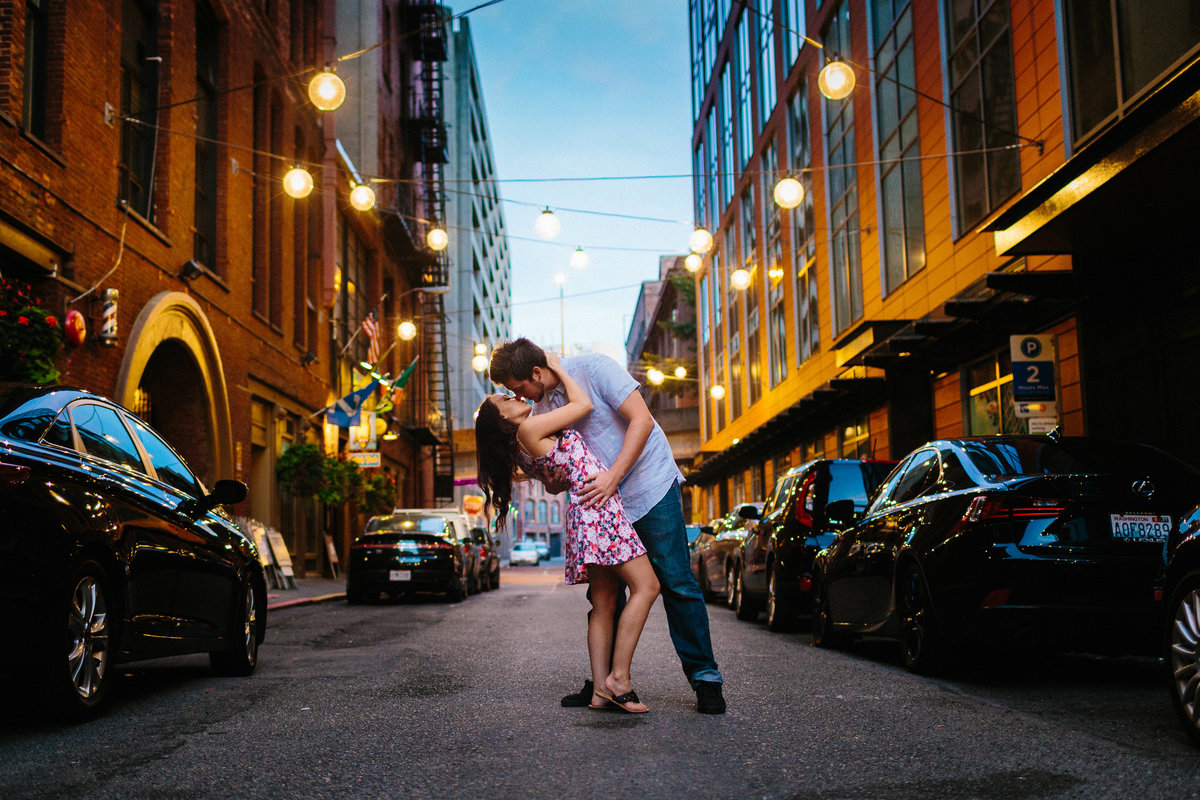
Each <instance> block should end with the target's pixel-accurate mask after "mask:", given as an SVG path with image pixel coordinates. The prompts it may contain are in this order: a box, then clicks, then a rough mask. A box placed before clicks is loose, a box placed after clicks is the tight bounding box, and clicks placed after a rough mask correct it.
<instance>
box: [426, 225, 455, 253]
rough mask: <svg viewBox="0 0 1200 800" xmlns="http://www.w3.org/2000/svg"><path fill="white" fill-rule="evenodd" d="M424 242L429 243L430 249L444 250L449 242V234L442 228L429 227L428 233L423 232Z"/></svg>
mask: <svg viewBox="0 0 1200 800" xmlns="http://www.w3.org/2000/svg"><path fill="white" fill-rule="evenodd" d="M425 244H427V245H429V249H430V250H435V251H440V250H445V249H446V246H447V245H448V244H450V234H448V233H446V231H445V229H443V228H430V229H429V233H427V234H425Z"/></svg>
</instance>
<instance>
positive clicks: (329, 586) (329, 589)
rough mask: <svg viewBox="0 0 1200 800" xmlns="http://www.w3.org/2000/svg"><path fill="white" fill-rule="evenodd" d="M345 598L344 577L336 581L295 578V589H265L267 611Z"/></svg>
mask: <svg viewBox="0 0 1200 800" xmlns="http://www.w3.org/2000/svg"><path fill="white" fill-rule="evenodd" d="M345 597H346V579H345V577H344V576H343V577H340V578H338V579H337V580H332V579H330V578H322V577H317V576H310V577H307V578H296V588H295V589H275V588H268V589H267V611H278V610H279V609H283V608H292V607H294V606H306V605H310V604H312V603H322V602H324V601H326V600H342V599H344V598H345Z"/></svg>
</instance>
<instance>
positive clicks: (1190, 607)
mask: <svg viewBox="0 0 1200 800" xmlns="http://www.w3.org/2000/svg"><path fill="white" fill-rule="evenodd" d="M1166 559H1167V568H1166V581H1165V584H1164V587H1163V597H1165V598H1166V601H1167V614H1166V636H1165V637H1164V644H1165V652H1164V653H1163V657H1164V661H1165V663H1166V665H1167V670H1168V674H1167V683H1168V686H1169V687H1170V691H1171V703H1172V705H1174V706H1175V712H1176V714H1178V716H1179V721H1180V722H1182V723H1183V727H1184V730H1186V731H1187V732H1188V735H1189V736H1190V737H1191V738H1192V742H1193V743H1195V744H1196V745H1200V507H1197V508H1193V509H1192V510H1191V511H1190V512H1189V513H1188V514H1187V516H1185V517H1184V518H1183V521H1182V522H1181V523H1180V524H1179V525H1178V526H1176V527H1175V529H1174V530H1173V531H1172V532H1171V537H1170V539H1169V540H1168V542H1167V548H1166Z"/></svg>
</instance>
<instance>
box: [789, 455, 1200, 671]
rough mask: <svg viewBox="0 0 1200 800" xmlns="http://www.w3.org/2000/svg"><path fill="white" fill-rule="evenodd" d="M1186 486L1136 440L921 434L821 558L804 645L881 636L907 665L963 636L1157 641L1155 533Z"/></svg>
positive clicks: (1103, 647) (1186, 477) (1181, 500)
mask: <svg viewBox="0 0 1200 800" xmlns="http://www.w3.org/2000/svg"><path fill="white" fill-rule="evenodd" d="M1198 492H1200V473H1198V472H1197V471H1196V470H1194V469H1193V468H1192V467H1190V466H1188V465H1187V464H1184V463H1183V462H1182V461H1179V460H1177V459H1175V458H1173V457H1171V456H1169V455H1167V454H1166V453H1163V452H1161V451H1159V450H1156V449H1153V448H1150V447H1146V446H1143V445H1136V444H1129V443H1125V442H1117V441H1105V440H1098V439H1092V438H1086V437H1062V436H1059V435H1057V434H1056V433H1055V434H1051V435H1048V436H993V437H979V438H970V439H956V440H943V441H935V442H931V443H929V444H927V445H924V446H923V447H920V448H918V449H917V450H916V451H914V452H913V453H911V454H910V455H909V456H908V457H907V458H906V459H905V460H904V461H903V462H901V464H900V466H899V467H897V468H896V470H895V471H894V472H893V473H892V474H891V475H890V476H889V477H888V479H887V481H886V482H885V483H884V484H883V486H881V487H880V489H879V492H878V493H877V494H876V495H875V496H874V497H873V498H872V502H871V505H870V507H869V508H868V509H867V512H866V516H865V517H864V518H863V519H862V520H861V521H860V522H858V523H857V524H856V525H854V527H852V528H850V529H848V530H846V531H844V532H842V533H841V534H839V535H838V536H837V537H836V538H835V539H834V541H833V543H832V544H831V545H830V546H829V547H828V548H826V549H825V550H823V551H822V552H821V553H820V554H819V555H818V557H817V560H816V562H815V564H814V570H813V572H814V575H813V581H814V587H813V591H814V608H813V642H814V643H815V644H817V645H819V646H826V647H828V646H835V645H837V644H840V643H842V642H844V641H845V640H846V639H847V638H848V637H850V636H852V635H857V634H882V635H885V636H890V637H893V638H896V639H899V641H900V644H901V650H902V653H903V656H904V662H905V664H906V666H908V667H909V669H911V670H913V671H925V670H928V669H930V668H932V667H934V666H936V665H937V664H938V662H939V660H940V657H941V656H943V655H947V654H949V653H950V652H952V650H953V649H954V648H955V646H956V645H959V644H966V643H969V642H970V641H972V640H980V641H984V640H986V641H995V640H1000V639H1003V640H1004V641H1006V642H1010V643H1016V644H1019V645H1026V644H1028V645H1036V644H1050V645H1053V646H1054V647H1060V648H1071V649H1080V650H1086V651H1090V652H1106V653H1109V652H1133V653H1151V652H1156V651H1157V650H1158V646H1159V645H1158V642H1159V641H1160V635H1161V634H1160V633H1159V632H1160V630H1161V625H1160V622H1159V620H1160V616H1159V614H1160V611H1159V609H1160V605H1159V604H1158V603H1156V601H1155V597H1154V590H1155V583H1156V579H1157V577H1158V574H1159V571H1160V570H1161V564H1162V551H1163V545H1164V543H1165V542H1166V539H1167V534H1168V532H1169V531H1170V529H1171V527H1172V524H1173V522H1178V521H1179V519H1180V518H1181V516H1182V515H1183V514H1184V513H1186V511H1187V509H1188V508H1189V507H1190V506H1191V504H1192V502H1193V498H1195V497H1197V496H1200V494H1198ZM985 632H986V634H985ZM985 636H986V638H985Z"/></svg>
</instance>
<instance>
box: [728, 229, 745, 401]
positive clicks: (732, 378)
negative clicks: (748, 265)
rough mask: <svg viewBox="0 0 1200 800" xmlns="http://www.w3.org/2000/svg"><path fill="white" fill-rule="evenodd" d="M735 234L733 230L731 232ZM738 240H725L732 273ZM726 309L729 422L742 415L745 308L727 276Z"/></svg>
mask: <svg viewBox="0 0 1200 800" xmlns="http://www.w3.org/2000/svg"><path fill="white" fill-rule="evenodd" d="M729 232H730V233H731V234H732V233H733V228H732V227H731V228H730V231H729ZM736 242H737V238H736V237H735V236H732V235H731V236H727V237H726V238H725V261H726V263H728V264H729V267H730V272H732V269H733V266H734V265H735V264H737V263H738V260H737V250H736V249H735V246H736ZM725 292H726V295H725V307H726V308H727V309H728V318H729V386H728V391H727V392H726V393H725V402H727V403H728V404H729V421H730V422H732V421H733V420H735V419H737V418H738V417H739V416H741V414H742V399H743V398H742V369H743V365H742V326H743V324H744V323H743V320H742V313H743V311H744V306H743V304H742V300H741V298H740V297H738V294H739V292H738V290H737V289H734V288H733V282H732V281H730V280H729V276H728V275H726V276H725Z"/></svg>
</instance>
